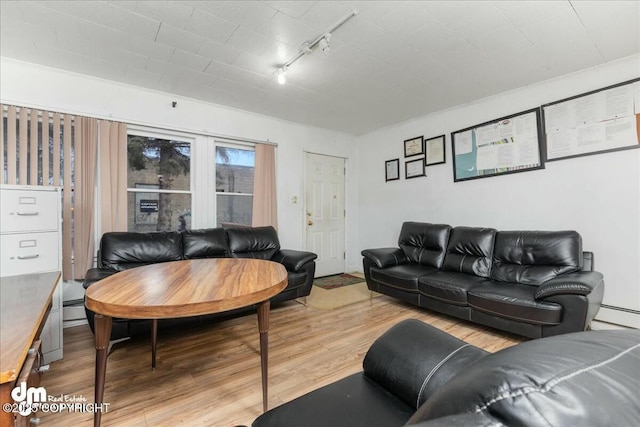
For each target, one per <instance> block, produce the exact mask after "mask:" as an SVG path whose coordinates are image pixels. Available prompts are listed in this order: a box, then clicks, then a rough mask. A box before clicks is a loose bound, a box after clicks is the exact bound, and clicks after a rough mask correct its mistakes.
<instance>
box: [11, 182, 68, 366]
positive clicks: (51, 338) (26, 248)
mask: <svg viewBox="0 0 640 427" xmlns="http://www.w3.org/2000/svg"><path fill="white" fill-rule="evenodd" d="M61 196H62V195H61V189H60V188H59V187H42V186H24V185H2V186H0V277H5V276H17V275H21V274H28V273H44V272H48V271H62V198H61ZM62 301H63V298H62V283H58V286H57V287H56V291H55V293H54V295H53V300H52V303H51V312H50V313H49V318H48V319H47V322H46V323H45V326H44V328H43V330H42V332H41V334H40V339H41V340H42V354H43V356H44V363H49V362H52V361H54V360H58V359H62Z"/></svg>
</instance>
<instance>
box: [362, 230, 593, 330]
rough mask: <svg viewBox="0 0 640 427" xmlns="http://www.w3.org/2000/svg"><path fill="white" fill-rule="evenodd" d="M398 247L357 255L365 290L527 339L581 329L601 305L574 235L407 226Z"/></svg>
mask: <svg viewBox="0 0 640 427" xmlns="http://www.w3.org/2000/svg"><path fill="white" fill-rule="evenodd" d="M398 246H399V248H380V249H367V250H364V251H362V255H363V256H364V260H363V266H364V275H365V278H366V281H367V285H368V287H369V289H371V290H373V291H376V292H380V293H383V294H386V295H390V296H392V297H396V298H399V299H401V300H403V301H406V302H409V303H411V304H415V305H417V306H420V307H424V308H428V309H430V310H434V311H437V312H440V313H444V314H449V315H452V316H456V317H459V318H462V319H465V320H470V321H473V322H476V323H480V324H483V325H487V326H491V327H494V328H497V329H502V330H505V331H508V332H512V333H515V334H519V335H523V336H526V337H529V338H540V337H546V336H551V335H558V334H564V333H567V332H578V331H584V330H586V329H587V327H588V326H589V324H590V323H591V321H592V320H593V318H594V317H595V315H596V313H597V312H598V310H599V309H600V304H601V303H602V297H603V293H604V281H603V277H602V274H601V273H599V272H596V271H593V253H591V252H583V251H582V238H581V237H580V235H579V234H578V233H577V232H575V231H497V230H495V229H493V228H477V227H451V226H449V225H445V224H429V223H420V222H405V223H404V224H403V225H402V229H401V231H400V236H399V238H398Z"/></svg>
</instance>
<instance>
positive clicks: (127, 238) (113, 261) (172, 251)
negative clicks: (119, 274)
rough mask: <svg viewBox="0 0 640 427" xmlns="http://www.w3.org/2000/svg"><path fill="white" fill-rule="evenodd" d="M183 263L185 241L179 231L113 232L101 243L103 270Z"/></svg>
mask: <svg viewBox="0 0 640 427" xmlns="http://www.w3.org/2000/svg"><path fill="white" fill-rule="evenodd" d="M181 259H182V237H181V236H180V233H178V232H177V231H157V232H151V233H134V232H110V233H104V235H103V236H102V239H100V261H101V267H102V268H108V269H112V270H116V271H122V270H126V269H128V268H134V267H140V266H143V265H147V264H153V263H157V262H168V261H179V260H181Z"/></svg>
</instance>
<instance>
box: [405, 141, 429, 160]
mask: <svg viewBox="0 0 640 427" xmlns="http://www.w3.org/2000/svg"><path fill="white" fill-rule="evenodd" d="M421 154H424V139H423V137H422V136H417V137H415V138H411V139H406V140H405V141H404V156H405V157H412V156H419V155H421Z"/></svg>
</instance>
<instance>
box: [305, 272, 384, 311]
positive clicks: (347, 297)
mask: <svg viewBox="0 0 640 427" xmlns="http://www.w3.org/2000/svg"><path fill="white" fill-rule="evenodd" d="M360 280H361V281H360V283H356V284H354V285H351V286H343V287H341V288H334V289H322V288H321V287H320V286H312V287H311V293H310V294H309V295H308V296H306V297H303V298H297V299H296V301H297V302H299V303H300V304H303V305H305V306H307V307H310V308H316V309H320V310H333V309H335V308H340V307H344V306H346V305H351V304H355V303H359V302H363V301H370V300H372V299H373V298H377V297H379V296H381V295H382V294H379V293H377V292H373V291H370V290H369V289H368V288H367V284H366V283H365V282H364V281H362V280H363V279H360Z"/></svg>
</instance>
